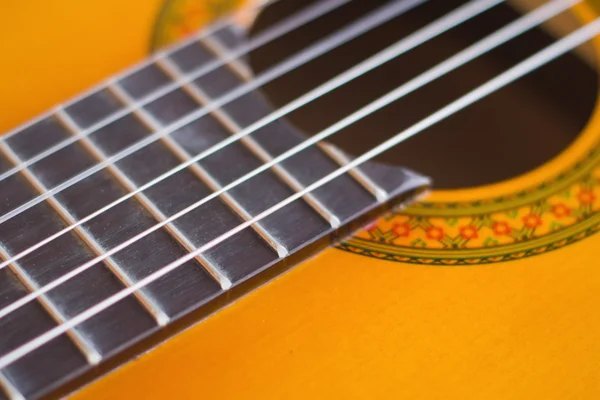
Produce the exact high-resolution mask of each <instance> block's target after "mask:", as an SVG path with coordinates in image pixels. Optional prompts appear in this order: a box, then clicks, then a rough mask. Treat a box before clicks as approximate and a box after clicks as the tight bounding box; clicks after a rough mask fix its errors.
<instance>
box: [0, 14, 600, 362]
mask: <svg viewBox="0 0 600 400" xmlns="http://www.w3.org/2000/svg"><path fill="white" fill-rule="evenodd" d="M598 34H600V18H597V19H595V20H593V21H592V22H590V23H588V24H586V25H584V26H583V27H581V28H579V29H577V30H575V31H574V32H572V33H571V34H569V35H567V36H565V37H563V38H562V39H560V40H558V41H556V42H555V43H554V44H552V45H549V46H547V47H545V48H544V49H542V50H540V51H538V52H536V53H534V54H533V55H532V56H530V57H528V58H527V59H525V60H524V61H522V62H520V63H518V64H517V65H515V66H514V67H512V68H510V69H508V70H506V71H505V72H503V73H501V74H499V75H497V76H496V77H494V78H492V79H491V80H489V81H487V82H486V83H484V84H483V85H480V86H478V87H477V88H475V89H473V90H471V91H469V92H468V93H466V94H465V95H463V96H461V97H459V98H458V99H457V100H455V101H453V102H451V103H449V104H448V105H446V106H445V107H443V108H441V109H439V110H438V111H436V112H435V113H433V114H431V115H429V116H428V117H426V118H424V119H422V120H421V121H419V122H418V123H416V124H414V125H412V126H411V127H409V128H407V129H405V130H403V131H401V132H400V133H398V134H397V135H395V136H393V137H392V138H390V139H388V140H386V141H384V142H383V143H381V144H379V145H378V146H376V147H374V148H372V149H371V150H369V151H367V152H366V153H364V154H363V155H361V156H360V157H358V158H356V159H354V160H352V161H351V162H350V163H348V164H346V165H345V166H343V167H340V168H338V169H336V170H335V171H334V172H332V173H330V174H328V175H326V176H325V177H323V178H321V179H319V180H318V181H316V182H314V183H313V184H311V185H309V186H307V187H306V188H305V189H303V190H302V191H300V192H298V193H295V194H294V195H292V196H289V197H288V198H286V199H285V200H283V201H281V202H279V203H277V204H276V205H274V206H272V207H270V208H269V209H267V210H265V211H263V212H262V213H260V214H258V215H256V216H255V217H253V218H252V219H251V220H248V221H246V222H244V223H242V224H240V225H238V226H237V227H236V228H234V229H232V230H230V231H228V232H226V233H224V234H222V235H220V236H218V237H217V238H215V239H213V240H211V241H210V242H208V243H206V244H205V245H203V246H201V247H199V248H198V249H196V250H195V251H193V252H191V253H189V254H187V255H186V256H184V257H181V258H179V259H178V260H175V261H173V262H171V263H169V264H167V265H165V266H164V267H163V268H161V269H159V270H157V271H155V272H154V273H152V274H150V275H148V276H147V277H146V278H144V279H142V280H140V281H139V282H137V283H136V284H134V285H133V286H131V287H129V288H126V289H123V290H121V291H119V292H117V293H116V294H114V295H111V296H110V297H108V298H106V299H105V300H103V301H101V302H99V303H97V304H96V305H94V306H92V307H90V308H88V309H86V310H85V311H82V312H81V313H79V314H77V315H76V316H75V317H73V318H71V319H70V320H69V321H67V322H64V323H62V324H60V325H57V326H56V327H54V328H52V329H50V330H48V331H46V332H45V333H43V334H41V335H39V336H37V337H35V338H34V339H31V340H29V341H28V342H26V343H25V344H23V345H21V346H19V347H18V348H16V349H14V350H12V351H10V352H9V353H7V354H5V355H4V356H2V357H0V369H2V368H5V367H6V366H8V365H10V364H12V363H13V362H15V361H17V360H18V359H20V358H21V357H24V356H25V355H27V354H29V353H31V352H32V351H34V350H36V349H38V348H39V347H41V346H43V345H44V344H46V343H47V342H49V341H50V340H52V339H55V338H56V337H58V336H60V335H61V334H63V333H65V332H66V331H67V330H69V329H72V328H73V327H75V326H77V325H78V324H80V323H82V322H84V321H86V320H88V319H89V318H92V317H93V316H95V315H97V314H98V313H100V312H102V311H104V310H105V309H106V308H108V307H110V306H112V305H113V304H115V303H117V302H118V301H120V300H122V299H124V298H125V297H127V296H129V295H131V294H132V293H134V292H135V291H136V290H139V289H141V288H143V287H145V286H147V285H149V284H150V283H152V282H154V281H156V280H157V279H159V278H161V277H162V276H164V275H166V274H168V273H169V272H171V271H173V270H175V269H177V268H178V267H179V266H181V265H183V264H184V263H186V262H187V261H189V260H191V259H193V258H194V257H196V256H197V255H199V254H200V253H202V252H205V251H207V250H209V249H211V248H213V247H214V246H216V245H218V244H219V243H222V242H223V241H224V240H227V239H228V238H230V237H231V236H233V235H235V234H236V233H238V232H240V231H242V230H243V229H245V228H247V227H249V226H250V225H252V224H254V223H256V222H259V221H260V220H262V219H263V218H265V217H267V216H269V215H271V214H272V213H274V212H275V211H277V210H279V209H281V208H283V207H285V206H286V205H288V204H290V203H291V202H293V201H295V200H298V199H300V198H301V197H302V196H304V195H306V194H307V193H310V192H312V191H314V190H316V189H318V188H319V187H321V186H323V185H324V184H326V183H328V182H330V181H331V180H333V179H335V178H337V177H339V176H340V175H342V174H344V173H346V172H348V171H350V170H351V169H352V168H356V167H358V166H360V165H361V164H363V163H365V162H367V161H369V160H371V159H372V158H374V157H376V156H378V155H379V154H381V153H383V152H385V151H387V150H389V149H391V148H392V147H394V146H396V145H398V144H400V143H401V142H403V141H405V140H406V139H409V138H410V137H412V136H414V135H416V134H418V133H419V132H422V131H423V130H425V129H427V128H429V127H431V126H432V125H434V124H436V123H437V122H439V121H442V120H444V119H445V118H447V117H449V116H451V115H453V114H455V113H457V112H459V111H461V110H463V109H464V108H466V107H468V106H469V105H471V104H473V103H475V102H477V101H479V100H481V99H483V98H484V97H486V96H488V95H490V94H492V93H494V92H495V91H497V90H499V89H501V88H503V87H505V86H506V85H508V84H510V83H512V82H514V81H515V80H517V79H519V78H521V77H523V76H524V75H526V74H528V73H530V72H532V71H534V70H536V69H537V68H539V67H541V66H543V65H544V64H546V63H548V62H550V61H552V60H554V59H556V58H557V57H559V56H561V55H563V54H565V53H566V52H568V51H570V50H571V49H573V48H575V47H577V46H579V45H581V44H583V43H585V42H586V41H588V40H590V39H592V38H593V37H595V36H597V35H598Z"/></svg>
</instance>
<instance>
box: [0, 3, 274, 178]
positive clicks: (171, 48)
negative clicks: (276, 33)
mask: <svg viewBox="0 0 600 400" xmlns="http://www.w3.org/2000/svg"><path fill="white" fill-rule="evenodd" d="M279 1H281V0H264V1H261V2H258V3H257V4H253V5H252V6H250V7H244V8H242V9H239V10H235V11H231V12H229V13H227V14H226V15H223V16H222V17H221V18H219V19H218V20H216V21H214V22H211V23H209V24H207V25H206V26H204V27H202V28H201V29H200V30H199V31H197V32H195V33H193V34H191V35H190V36H189V37H186V38H183V39H182V40H178V41H177V42H175V43H173V44H170V45H167V46H166V47H164V48H162V49H161V50H159V51H157V52H156V53H154V54H152V55H150V56H149V57H148V58H145V59H143V60H141V61H139V62H136V63H134V64H132V65H131V66H129V67H127V68H125V69H123V70H122V71H120V72H118V73H116V74H115V75H112V76H111V77H110V78H108V79H105V80H102V81H100V83H98V84H96V85H94V86H92V87H90V88H88V89H86V90H84V91H82V92H80V93H78V94H77V95H75V96H73V97H72V98H70V99H69V100H67V101H65V102H63V103H61V104H59V105H58V106H57V107H55V108H51V109H49V110H48V111H46V112H43V113H41V114H38V115H37V116H35V117H33V118H32V119H30V120H28V121H26V122H24V123H22V124H20V125H18V126H16V127H15V128H13V129H11V130H9V131H8V132H5V133H3V134H2V137H1V138H0V141H3V140H5V139H8V138H10V137H12V136H15V135H18V134H19V133H21V132H22V131H23V130H25V129H27V128H29V127H31V126H32V125H35V124H36V123H38V122H40V121H41V120H43V119H46V118H48V117H51V116H52V115H53V114H54V112H55V110H56V109H60V108H66V107H68V106H70V105H73V104H75V103H77V102H78V101H80V100H82V99H83V98H85V97H87V96H91V95H93V94H95V93H98V92H100V91H101V90H103V89H106V88H107V87H108V85H109V84H110V81H111V80H112V79H123V78H126V77H128V76H130V75H133V74H135V73H136V72H138V71H139V70H141V69H143V68H144V67H146V66H148V65H150V64H152V63H153V62H155V61H156V60H157V59H159V58H162V57H165V56H166V55H168V54H171V53H174V52H175V51H177V50H178V49H180V48H182V47H184V46H186V45H187V44H190V43H192V42H194V41H197V40H201V39H203V38H204V37H206V36H209V35H212V34H213V33H215V32H217V31H218V30H220V29H223V28H226V27H228V26H235V25H236V21H237V20H238V19H243V18H244V16H245V15H246V14H249V15H251V14H253V13H256V12H257V11H260V9H262V8H263V7H266V6H268V5H271V4H275V3H277V2H279ZM0 176H3V175H0Z"/></svg>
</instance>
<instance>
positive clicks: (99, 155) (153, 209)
mask: <svg viewBox="0 0 600 400" xmlns="http://www.w3.org/2000/svg"><path fill="white" fill-rule="evenodd" d="M108 89H109V90H111V92H113V93H114V94H116V93H115V92H116V90H115V86H113V85H111V86H109V87H108ZM134 115H136V117H138V113H137V112H136V113H134ZM138 118H139V117H138ZM61 120H62V121H63V122H64V123H65V124H66V126H67V128H68V129H69V131H70V132H71V133H72V134H76V132H77V131H78V130H79V127H78V125H77V124H76V122H75V121H73V119H72V118H71V117H70V116H69V115H68V114H67V113H62V114H61ZM142 122H143V120H142ZM82 144H83V145H84V146H85V148H86V149H87V150H88V151H89V152H90V153H91V154H92V156H93V157H94V158H95V159H96V160H98V161H102V160H104V159H106V154H104V152H103V151H102V150H101V149H100V148H99V147H98V146H96V144H95V143H94V142H92V141H91V140H89V139H88V138H85V139H82ZM107 169H108V171H109V172H110V173H111V175H112V176H113V177H115V178H116V179H117V181H119V182H120V183H121V184H122V185H123V186H125V188H126V189H127V190H128V191H129V192H130V193H131V192H134V191H135V190H136V189H137V186H136V184H135V183H133V182H132V181H131V179H129V177H128V176H127V175H126V174H125V173H124V172H123V171H121V169H120V168H119V167H117V165H116V164H112V165H111V166H109V167H108V168H107ZM134 197H135V199H136V200H137V201H138V202H139V203H140V204H141V205H142V206H143V207H144V209H145V210H147V211H148V212H149V213H150V214H151V215H152V216H153V217H154V218H155V219H156V220H157V221H158V222H159V223H161V222H164V221H165V220H166V219H167V217H166V216H165V215H164V214H163V213H162V212H161V211H160V209H159V208H158V207H157V206H156V205H155V204H154V202H153V201H152V200H150V199H149V198H148V196H146V195H145V194H144V193H137V194H136V195H135V196H134ZM165 229H167V230H168V231H169V232H170V233H171V235H172V236H173V238H174V239H175V240H177V241H178V242H179V243H180V244H181V245H182V246H183V247H184V248H186V249H187V250H188V251H190V250H191V249H193V248H194V247H193V246H192V245H191V243H190V241H189V240H188V239H187V237H185V235H184V234H183V233H182V232H181V231H180V230H179V229H178V228H177V227H176V226H175V225H173V224H172V223H169V224H166V225H165ZM196 259H197V261H198V262H199V263H200V265H201V266H202V267H203V268H204V269H205V270H206V271H207V272H208V273H209V275H210V276H211V277H212V278H214V279H215V280H216V281H217V282H218V283H219V285H221V287H223V286H225V287H228V286H231V282H230V281H229V279H228V278H227V277H226V276H224V274H223V273H222V272H221V271H220V270H219V269H218V268H216V267H215V266H214V265H212V264H211V263H210V262H209V261H208V260H205V257H203V256H200V257H196ZM152 305H153V307H154V308H158V309H160V310H161V311H160V312H161V314H162V315H163V316H162V319H161V325H165V324H166V323H167V322H168V320H169V319H170V318H169V317H168V316H167V314H166V313H165V312H164V311H163V310H162V307H160V306H159V305H158V302H157V301H155V300H154V301H153V304H152Z"/></svg>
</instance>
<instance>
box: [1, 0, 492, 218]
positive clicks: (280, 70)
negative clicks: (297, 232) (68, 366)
mask: <svg viewBox="0 0 600 400" xmlns="http://www.w3.org/2000/svg"><path fill="white" fill-rule="evenodd" d="M423 1H425V0H407V1H403V2H401V3H392V4H390V5H388V6H384V7H383V8H382V9H381V10H379V11H378V12H375V13H373V14H369V15H368V16H366V17H364V18H361V19H360V20H357V21H356V22H355V23H353V24H351V26H350V28H346V29H341V30H340V31H338V32H337V33H335V34H333V35H331V36H329V37H327V38H326V39H324V40H321V41H319V42H317V43H316V44H315V45H313V46H310V47H309V48H307V49H305V50H304V51H301V52H299V53H297V54H296V55H294V56H292V57H291V58H289V59H287V60H286V61H284V62H283V63H281V64H278V65H276V66H275V67H273V68H272V69H270V70H268V71H266V72H265V73H262V74H260V75H257V76H256V77H255V79H254V80H253V81H252V82H251V83H250V84H246V85H242V86H240V87H237V88H236V89H234V90H232V91H230V92H228V93H227V94H226V95H224V96H222V97H220V98H218V99H216V100H215V101H214V102H213V103H211V104H210V105H209V106H207V107H204V108H202V109H199V110H196V111H194V112H191V113H189V114H187V115H186V116H185V117H182V118H180V119H179V120H177V121H175V122H174V123H172V124H170V125H168V126H167V127H166V128H165V129H164V130H162V131H160V132H156V133H154V134H153V135H150V136H148V137H146V138H145V139H143V140H140V141H138V142H136V143H135V144H133V145H131V146H129V147H127V148H126V149H124V150H122V151H120V152H118V153H116V154H114V155H112V156H111V157H109V158H107V160H106V161H105V162H103V163H99V164H98V165H95V166H93V167H90V168H89V169H88V170H86V171H83V172H82V173H80V174H78V175H76V176H74V177H72V178H70V179H68V180H67V181H65V182H63V183H61V184H59V185H57V186H55V187H54V188H52V189H50V190H49V191H48V193H46V194H44V195H42V196H38V197H37V198H35V199H33V200H31V201H28V202H27V203H25V204H23V205H21V206H19V207H17V208H16V209H14V210H12V211H10V212H7V213H5V214H4V215H2V216H0V223H2V222H4V221H6V220H7V219H10V218H12V217H14V216H15V215H18V214H20V213H21V212H23V211H25V210H27V209H28V208H31V207H33V206H34V205H36V204H38V203H40V202H41V201H43V200H45V199H46V198H47V197H48V196H51V195H53V194H55V193H58V192H60V191H61V190H63V189H65V188H67V187H69V186H71V185H73V184H75V183H77V182H79V181H80V180H82V179H85V178H87V177H88V176H91V175H93V174H94V173H96V172H98V171H100V170H101V169H103V168H105V167H106V166H107V165H108V164H110V163H115V162H117V161H119V160H121V159H123V158H124V157H127V156H128V155H130V154H132V153H134V152H136V151H137V150H140V149H142V148H144V147H145V146H147V145H149V144H151V143H153V142H155V141H156V140H158V139H160V138H161V137H163V136H166V135H168V134H170V133H172V132H174V131H176V130H178V129H180V128H182V127H184V126H186V125H188V124H189V123H192V122H194V121H195V120H197V119H198V118H200V117H202V116H204V115H206V114H208V113H210V112H211V111H212V110H214V109H217V108H219V107H221V106H222V105H224V104H227V103H229V102H230V101H233V100H235V99H237V98H238V97H240V96H243V95H244V94H247V93H249V92H250V91H252V90H255V89H256V88H258V87H260V86H262V85H264V84H265V83H268V82H270V81H271V80H273V79H275V78H277V77H279V76H281V75H283V74H285V73H287V72H289V71H291V70H293V69H294V68H296V67H298V66H299V65H302V64H304V63H306V62H308V61H310V60H311V59H313V58H314V57H317V56H319V55H321V54H323V53H325V52H327V51H329V50H331V49H332V48H335V47H338V46H340V45H341V44H342V43H345V42H346V41H348V40H351V39H352V38H354V37H357V36H360V35H361V34H363V33H364V32H366V31H368V30H370V29H372V28H374V27H375V26H378V25H379V24H381V23H383V22H384V21H387V20H389V19H391V18H393V17H394V16H397V15H400V14H402V13H403V12H405V11H407V10H409V9H411V8H412V7H414V6H416V5H417V4H420V3H422V2H423ZM502 1H504V0H480V1H478V2H477V3H476V4H468V5H469V7H460V11H461V12H460V13H457V14H456V15H455V14H454V13H451V14H452V15H451V17H452V18H450V19H449V20H448V21H446V20H444V21H443V22H444V23H445V24H446V25H444V24H441V25H442V26H432V27H431V28H432V30H433V32H426V33H427V35H422V36H424V37H421V38H420V40H425V41H426V40H429V39H430V38H431V37H433V36H436V35H438V34H440V33H442V32H444V31H446V30H447V29H449V28H451V27H453V26H455V25H456V24H458V23H460V22H461V20H458V19H457V18H458V17H459V14H460V15H461V16H464V15H465V14H466V15H467V17H468V18H470V17H472V16H474V15H477V14H479V13H481V12H483V11H484V10H485V9H488V8H490V7H492V6H494V5H496V4H498V3H500V2H502ZM457 11H459V10H457ZM469 13H470V14H469ZM449 16H450V15H449ZM463 20H464V17H463ZM439 22H440V23H441V22H442V21H439ZM438 25H440V24H438ZM433 28H435V29H433ZM411 38H412V39H413V41H415V43H412V44H411V46H413V47H414V46H417V45H418V44H420V43H422V41H421V42H419V41H417V40H416V37H413V36H412V35H411ZM403 44H406V43H404V42H403ZM404 51H407V49H404ZM371 61H372V60H371ZM369 68H374V66H372V65H370V66H369ZM364 72H366V71H363V72H358V71H356V70H355V69H353V70H352V74H357V75H360V74H362V73H364ZM346 78H348V77H347V76H346ZM350 79H352V77H350ZM329 83H330V85H328V87H327V88H325V87H324V86H320V87H319V88H317V89H318V91H311V92H310V93H309V94H307V95H306V96H302V98H301V99H300V100H301V102H304V103H306V102H309V101H310V99H309V98H311V97H312V99H314V98H317V97H319V96H320V95H322V94H324V93H326V92H328V91H330V90H331V86H334V87H337V86H339V85H342V84H343V82H340V79H338V80H336V82H329ZM336 85H337V86H336ZM293 103H294V104H293V105H292V104H291V103H290V104H288V106H289V107H292V106H293V107H296V108H297V107H299V106H300V105H298V102H293ZM288 106H286V107H284V108H281V109H279V110H278V111H276V112H274V113H272V114H270V116H267V117H265V118H264V119H262V120H260V121H257V123H255V124H253V125H252V129H258V128H256V124H258V122H260V123H261V124H265V125H266V124H267V123H269V122H270V121H272V120H271V119H270V118H273V117H274V116H275V115H278V116H277V117H276V118H279V117H280V116H281V115H280V114H281V112H282V111H285V112H290V109H289V107H288ZM284 115H285V113H284ZM276 118H275V119H276ZM263 126H264V125H263ZM249 129H250V127H248V128H246V130H244V131H242V132H240V133H239V134H237V135H233V136H231V137H230V138H228V139H226V140H224V141H222V142H221V143H219V144H217V145H215V146H213V147H212V148H211V149H208V150H206V151H205V152H203V153H201V154H199V155H197V156H195V157H194V162H196V161H198V160H200V159H202V158H204V157H206V156H208V155H210V154H212V153H214V152H216V151H218V150H219V149H221V148H223V147H225V146H227V145H228V144H229V143H233V142H234V141H236V140H238V139H239V138H241V137H243V136H246V135H248V133H249V132H248V130H249ZM190 161H191V160H190ZM188 166H189V164H188V163H183V164H181V165H180V166H178V167H176V168H174V169H173V170H171V171H170V172H169V173H170V174H173V173H175V172H177V171H180V170H181V169H184V168H187V167H188Z"/></svg>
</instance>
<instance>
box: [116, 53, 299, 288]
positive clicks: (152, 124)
mask: <svg viewBox="0 0 600 400" xmlns="http://www.w3.org/2000/svg"><path fill="white" fill-rule="evenodd" d="M156 65H158V66H159V67H160V68H161V69H162V70H163V71H164V72H165V73H166V74H167V75H170V76H171V78H172V79H179V78H178V75H174V74H176V72H175V71H174V70H173V68H175V66H173V65H172V63H171V62H170V61H169V59H168V58H165V59H162V60H160V61H158V62H157V63H156ZM111 88H112V90H113V91H114V94H115V95H116V96H117V97H118V98H119V99H120V100H121V101H122V102H124V103H125V104H127V103H130V102H132V101H134V100H133V99H132V98H131V96H130V95H129V94H127V93H126V92H125V91H124V90H123V88H122V87H120V86H118V85H113V86H112V87H111ZM183 89H184V90H185V91H186V92H188V85H187V84H184V85H183ZM192 97H194V96H193V95H192ZM194 99H196V98H195V97H194ZM196 100H197V99H196ZM135 113H136V115H137V116H138V117H139V118H140V120H142V121H143V123H144V124H145V125H146V126H147V127H148V128H149V129H151V130H152V131H154V132H155V131H160V130H161V129H164V126H163V125H162V124H161V123H160V122H159V121H157V119H156V118H154V116H152V115H151V114H150V113H149V112H148V111H147V110H146V109H144V108H139V109H137V110H136V111H135ZM161 141H162V142H163V143H164V144H165V145H166V146H167V148H169V149H170V150H171V151H172V152H173V154H175V156H176V157H177V158H179V160H180V161H182V162H188V161H189V160H190V159H191V158H192V156H191V154H189V153H188V152H187V151H186V150H185V149H184V148H182V147H181V146H180V145H179V143H177V142H176V141H175V140H173V138H172V137H171V136H165V137H163V138H161ZM189 169H190V170H191V171H192V173H193V174H194V175H196V176H197V177H198V178H199V179H200V180H201V181H202V182H204V183H205V184H206V185H207V186H208V187H209V188H210V189H211V190H212V191H213V192H214V191H217V190H220V189H221V185H220V184H219V183H218V182H217V181H216V180H215V179H214V178H213V177H212V176H211V175H210V174H209V173H208V171H206V170H205V169H204V168H203V167H202V166H201V165H200V164H198V163H194V164H191V165H190V166H189ZM220 197H221V199H222V200H223V201H224V202H225V203H226V204H227V205H228V206H229V207H230V208H231V209H232V210H233V211H234V212H235V213H236V214H237V215H238V216H239V217H241V218H242V219H243V220H244V221H245V220H248V219H249V218H250V217H251V216H250V214H249V213H248V212H247V211H246V210H245V209H244V207H242V206H241V205H240V204H239V203H238V202H237V201H236V200H235V199H234V198H233V197H232V196H231V195H230V194H229V193H223V194H222V195H221V196H220ZM252 228H253V229H254V230H255V231H256V232H257V233H258V235H259V236H261V237H262V238H263V239H264V240H265V241H266V242H267V243H268V244H269V246H271V248H273V250H275V251H276V252H277V254H278V255H279V257H285V256H286V255H287V254H288V249H286V248H285V246H284V245H283V244H281V243H280V242H279V241H278V240H277V239H275V238H274V237H273V236H272V235H271V234H270V233H269V232H268V231H267V230H266V229H264V227H263V226H262V225H261V224H256V225H252ZM186 247H188V246H186ZM194 249H195V247H194V246H193V245H191V244H190V246H189V248H188V250H189V251H192V250H194ZM204 262H206V263H210V261H209V260H208V259H205V261H204ZM226 286H227V285H226ZM229 286H231V282H230V281H228V286H227V287H229ZM227 287H225V288H224V289H226V288H227Z"/></svg>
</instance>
